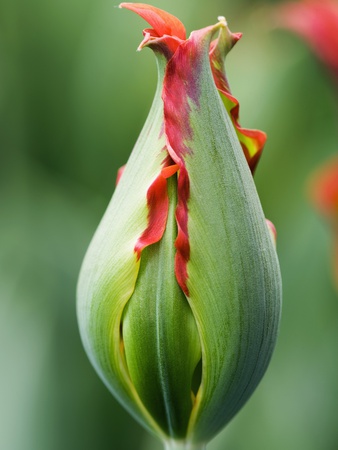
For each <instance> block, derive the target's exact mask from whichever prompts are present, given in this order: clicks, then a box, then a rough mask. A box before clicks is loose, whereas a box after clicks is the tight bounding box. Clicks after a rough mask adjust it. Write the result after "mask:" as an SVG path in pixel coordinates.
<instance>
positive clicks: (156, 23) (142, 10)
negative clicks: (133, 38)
mask: <svg viewBox="0 0 338 450" xmlns="http://www.w3.org/2000/svg"><path fill="white" fill-rule="evenodd" d="M120 8H126V9H129V10H130V11H133V12H135V13H136V14H138V15H139V16H141V17H142V18H143V19H144V20H145V21H147V22H148V23H149V25H151V26H152V27H153V28H154V31H155V33H156V34H157V36H158V37H161V36H164V35H168V36H176V37H178V38H180V39H183V40H185V37H186V34H185V28H184V25H183V23H182V22H181V21H180V20H178V19H177V17H175V16H173V15H172V14H169V13H167V12H166V11H163V10H162V9H159V8H155V7H154V6H151V5H146V4H144V3H121V4H120Z"/></svg>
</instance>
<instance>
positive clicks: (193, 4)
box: [0, 0, 338, 450]
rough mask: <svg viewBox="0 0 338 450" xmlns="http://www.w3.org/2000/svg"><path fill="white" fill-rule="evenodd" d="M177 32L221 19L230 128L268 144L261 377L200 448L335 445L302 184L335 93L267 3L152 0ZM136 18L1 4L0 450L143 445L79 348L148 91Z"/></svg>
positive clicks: (327, 295) (314, 232)
mask: <svg viewBox="0 0 338 450" xmlns="http://www.w3.org/2000/svg"><path fill="white" fill-rule="evenodd" d="M154 4H155V6H158V7H161V8H164V9H167V10H168V11H170V12H171V13H173V14H175V15H177V16H178V17H179V18H180V19H181V20H182V21H183V22H184V23H185V25H186V27H187V30H189V31H191V30H192V29H197V28H201V27H203V26H206V25H209V24H212V23H215V22H216V18H217V16H218V15H225V16H226V17H227V19H228V22H229V24H230V28H231V29H232V30H233V31H242V32H243V33H244V36H243V38H242V40H241V42H240V43H238V44H237V46H236V47H235V49H234V50H233V51H232V52H231V54H230V55H229V58H228V78H229V81H230V84H231V87H232V91H233V93H234V95H235V96H237V97H238V98H239V100H240V102H241V123H242V125H244V126H247V127H252V128H254V127H257V128H260V129H263V130H264V131H266V132H267V133H268V136H269V138H268V143H267V145H266V148H265V151H264V153H263V158H262V160H261V163H260V165H259V167H258V170H257V174H256V183H257V187H258V191H259V194H260V197H261V200H262V204H263V208H264V210H265V214H266V217H268V218H269V219H271V220H272V221H273V222H274V223H275V225H276V227H277V230H278V253H279V257H280V263H281V269H282V275H283V284H284V310H283V319H282V325H281V332H280V337H279V341H278V345H277V348H276V352H275V354H274V357H273V360H272V363H271V365H270V367H269V370H268V372H267V374H266V376H265V378H264V379H263V381H262V383H261V384H260V386H259V388H258V389H257V391H256V392H255V394H254V395H253V397H252V398H251V400H250V401H249V402H248V404H247V405H246V406H245V408H244V409H243V410H242V411H241V412H240V413H239V414H238V416H237V417H236V418H235V419H234V420H233V421H232V422H231V424H229V426H228V427H227V428H226V429H225V430H224V432H223V433H222V434H221V435H219V436H218V437H217V438H216V439H215V440H214V441H213V442H212V443H211V444H210V446H209V448H210V450H218V449H219V450H221V449H224V450H226V449H231V450H245V449H248V450H249V449H250V450H271V449H273V450H285V449H288V450H336V449H337V448H338V428H337V416H338V402H337V397H338V352H337V348H338V298H337V297H338V296H337V293H336V292H335V290H334V288H333V283H332V280H331V261H330V257H331V256H330V255H331V236H330V230H329V227H328V226H327V225H326V224H325V223H324V221H323V220H322V219H321V218H320V217H318V216H317V214H316V212H315V211H314V210H313V209H312V207H311V205H310V203H309V200H308V196H307V183H308V179H309V175H310V174H311V172H312V171H313V170H315V168H316V167H317V166H318V165H320V164H321V163H323V162H324V161H325V160H326V159H327V157H329V156H330V155H332V154H334V153H336V152H337V148H338V130H337V123H338V121H337V113H338V97H337V95H336V92H335V91H334V86H333V84H332V83H331V80H330V78H329V76H328V74H327V73H326V71H325V70H324V68H323V67H322V66H321V65H320V64H319V63H318V62H317V61H316V59H315V58H314V57H313V55H312V54H311V52H310V51H309V50H308V48H307V47H306V45H305V44H304V43H303V42H301V41H300V40H299V39H298V38H297V37H295V36H292V35H290V34H288V33H287V32H284V31H280V30H273V29H272V28H273V25H272V21H271V18H269V12H270V8H271V7H272V5H273V4H274V3H272V2H270V3H266V2H265V3H264V2H258V1H252V0H251V1H249V0H240V1H236V2H233V1H230V0H223V1H220V0H214V1H206V0H203V1H202V0H185V1H182V0H172V1H164V0H157V1H156V3H154ZM144 27H145V23H144V22H143V21H142V20H141V19H140V18H138V17H136V16H135V15H133V14H132V13H131V12H128V11H121V10H119V9H117V8H115V4H114V3H113V2H111V1H107V0H96V1H89V0H50V1H43V0H30V1H27V0H0V130H1V131H0V154H1V163H0V186H1V187H0V449H1V450H60V449H63V450H80V449H81V450H93V449H95V450H108V449H109V450H115V449H116V450H130V449H134V448H135V449H140V450H142V449H144V450H157V449H159V448H161V447H160V446H159V445H158V443H157V442H156V440H154V439H153V438H151V437H149V436H147V434H146V433H145V432H144V431H143V430H142V429H141V428H140V427H139V426H138V425H137V424H136V423H135V422H134V421H133V419H131V418H130V417H129V416H128V414H127V413H126V412H125V411H124V410H123V409H122V407H120V406H119V405H118V404H117V402H116V401H115V399H113V398H112V397H111V396H110V394H109V393H108V391H107V390H106V388H105V387H104V386H103V384H102V383H101V381H100V380H99V378H98V377H97V376H96V374H95V373H94V370H93V369H92V367H91V366H90V364H89V362H88V360H87V357H86V355H85V353H84V351H83V349H82V345H81V342H80V338H79V334H78V329H77V323H76V315H75V287H76V281H77V276H78V272H79V268H80V264H81V261H82V258H83V256H84V253H85V251H86V247H87V245H88V244H89V241H90V239H91V237H92V235H93V233H94V231H95V228H96V226H97V225H98V223H99V221H100V218H101V216H102V214H103V212H104V210H105V207H106V205H107V203H108V201H109V199H110V197H111V195H112V193H113V191H114V185H115V176H116V171H117V169H118V167H120V166H121V165H123V164H124V163H125V162H126V160H127V158H128V155H129V153H130V151H131V149H132V147H133V145H134V143H135V141H136V139H137V136H138V133H139V131H140V129H141V127H142V125H143V123H144V121H145V118H146V116H147V113H148V110H149V107H150V104H151V101H152V96H153V93H154V90H155V84H156V68H155V62H154V58H153V55H152V54H151V52H150V51H149V50H147V49H146V50H144V51H142V52H141V53H136V52H135V50H136V48H137V46H138V44H139V42H140V40H141V38H142V35H141V31H142V29H143V28H144ZM145 164H146V161H145Z"/></svg>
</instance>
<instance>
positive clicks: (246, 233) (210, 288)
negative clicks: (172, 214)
mask: <svg viewBox="0 0 338 450" xmlns="http://www.w3.org/2000/svg"><path fill="white" fill-rule="evenodd" d="M220 26H225V24H222V23H221V24H219V25H218V27H220ZM216 29H217V27H213V28H211V27H210V28H209V29H204V30H200V31H199V32H194V33H192V35H191V37H190V38H189V40H188V41H186V42H185V43H184V44H182V45H181V46H180V47H179V49H178V50H177V52H176V53H175V55H174V56H173V58H172V59H171V60H170V62H169V64H168V68H167V71H166V78H165V81H164V87H165V90H166V96H165V103H164V109H165V125H166V128H165V129H166V133H167V141H168V142H167V145H168V148H169V149H170V151H171V152H172V153H173V154H176V155H178V157H179V158H180V159H181V160H183V161H182V165H183V166H184V168H185V170H186V171H187V174H188V177H189V183H188V185H189V199H188V202H187V207H188V208H187V211H188V217H187V231H188V233H187V236H188V239H189V249H190V254H189V260H188V261H187V280H186V285H187V289H186V290H185V292H188V301H189V303H190V306H191V309H192V311H193V314H194V317H195V320H196V323H197V327H198V331H199V336H200V340H201V346H202V362H203V367H202V383H201V386H200V390H199V392H198V394H197V397H196V403H195V406H194V409H193V413H192V417H191V421H190V425H189V432H188V439H190V440H193V441H195V442H207V441H208V440H210V439H211V438H212V437H213V436H214V435H215V434H216V433H217V432H218V431H220V429H221V428H222V427H223V426H224V425H225V424H226V423H227V422H228V421H229V420H230V419H231V418H232V417H233V416H234V414H236V412H237V411H238V410H239V409H240V408H241V406H242V405H243V404H244V403H245V401H246V400H247V399H248V398H249V396H250V395H251V393H252V392H253V390H254V389H255V387H256V386H257V384H258V382H259V381H260V379H261V378H262V376H263V374H264V372H265V370H266V368H267V364H268V362H269V360H270V357H271V354H272V351H273V348H274V344H275V340H276V335H277V331H278V323H279V316H280V299H281V283H280V272H279V266H278V261H277V256H276V252H275V249H274V246H273V243H272V240H271V238H270V236H269V231H268V228H267V226H266V223H265V219H264V214H263V211H262V208H261V205H260V202H259V199H258V195H257V192H256V188H255V185H254V183H253V179H252V175H251V173H250V170H249V167H248V164H247V162H246V160H245V157H244V154H243V151H242V149H241V146H240V143H239V141H238V137H237V135H236V132H235V129H234V127H233V124H232V122H231V119H230V117H229V115H228V113H227V111H226V110H225V108H224V105H223V103H222V101H221V99H220V97H219V94H218V92H217V89H216V87H215V84H214V81H213V77H212V73H211V69H210V63H209V55H208V51H209V45H210V40H211V37H212V34H213V33H214V31H215V30H216ZM173 87H175V89H173ZM179 88H180V91H179V99H180V108H179V111H177V110H175V108H174V104H175V102H176V98H175V92H176V96H177V91H178V89H179ZM172 92H174V94H172ZM171 102H172V104H171ZM182 114H184V120H182V119H181V120H179V116H180V115H181V117H182ZM179 137H180V139H179ZM178 195H180V192H178Z"/></svg>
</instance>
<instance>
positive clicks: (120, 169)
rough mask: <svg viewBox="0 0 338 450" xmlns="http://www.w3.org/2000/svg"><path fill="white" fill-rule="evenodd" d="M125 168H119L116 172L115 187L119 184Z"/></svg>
mask: <svg viewBox="0 0 338 450" xmlns="http://www.w3.org/2000/svg"><path fill="white" fill-rule="evenodd" d="M125 168H126V165H124V166H122V167H120V168H119V170H118V171H117V176H116V183H115V185H116V186H117V185H118V184H119V182H120V180H121V177H122V175H123V172H124V169H125Z"/></svg>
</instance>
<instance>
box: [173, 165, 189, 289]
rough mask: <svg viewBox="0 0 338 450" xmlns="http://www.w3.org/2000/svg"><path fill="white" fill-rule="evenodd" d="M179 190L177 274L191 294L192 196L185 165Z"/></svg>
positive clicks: (180, 282) (178, 280) (184, 287)
mask: <svg viewBox="0 0 338 450" xmlns="http://www.w3.org/2000/svg"><path fill="white" fill-rule="evenodd" d="M177 190H178V204H177V208H176V222H177V229H178V233H177V238H176V241H175V247H176V250H177V252H176V255H175V275H176V279H177V282H178V284H179V285H180V287H181V289H182V290H183V292H184V293H185V295H186V296H189V289H188V286H187V280H188V270H187V264H188V261H189V259H190V243H189V234H188V200H189V196H190V183H189V176H188V172H187V169H186V168H185V167H184V166H182V167H181V169H180V173H179V176H178V189H177Z"/></svg>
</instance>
